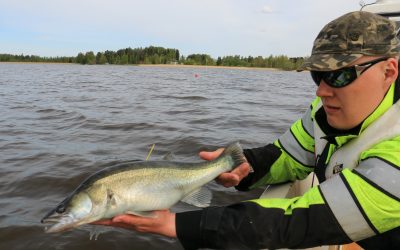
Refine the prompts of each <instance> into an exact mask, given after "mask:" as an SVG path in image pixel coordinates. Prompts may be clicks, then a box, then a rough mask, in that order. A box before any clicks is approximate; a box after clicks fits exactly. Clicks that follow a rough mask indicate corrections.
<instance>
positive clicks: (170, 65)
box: [136, 64, 282, 71]
mask: <svg viewBox="0 0 400 250" xmlns="http://www.w3.org/2000/svg"><path fill="white" fill-rule="evenodd" d="M136 66H139V67H165V68H210V69H245V70H246V69H247V70H248V69H255V70H268V71H280V70H282V69H278V68H263V67H243V66H216V65H184V64H137V65H136Z"/></svg>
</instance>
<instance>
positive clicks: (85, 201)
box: [41, 192, 96, 233]
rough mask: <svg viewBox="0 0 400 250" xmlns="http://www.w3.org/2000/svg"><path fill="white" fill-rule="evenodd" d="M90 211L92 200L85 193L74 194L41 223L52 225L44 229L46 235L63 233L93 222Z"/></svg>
mask: <svg viewBox="0 0 400 250" xmlns="http://www.w3.org/2000/svg"><path fill="white" fill-rule="evenodd" d="M92 209H93V202H92V199H91V198H90V196H89V195H88V194H87V193H86V192H78V193H74V194H72V195H71V196H69V197H67V198H66V199H65V200H63V201H62V202H61V203H60V204H58V205H57V207H56V208H54V209H53V210H51V211H50V212H49V213H48V214H46V216H44V217H43V219H42V220H41V222H42V223H45V224H48V223H50V224H52V225H51V226H49V227H46V228H45V232H46V233H57V232H63V231H66V230H69V229H71V228H74V227H77V226H79V225H82V224H84V223H90V222H92V221H95V220H96V219H94V218H92V216H91V215H92Z"/></svg>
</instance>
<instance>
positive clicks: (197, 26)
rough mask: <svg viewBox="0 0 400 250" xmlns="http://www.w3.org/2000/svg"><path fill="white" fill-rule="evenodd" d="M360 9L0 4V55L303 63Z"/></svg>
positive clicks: (312, 4)
mask: <svg viewBox="0 0 400 250" xmlns="http://www.w3.org/2000/svg"><path fill="white" fill-rule="evenodd" d="M359 2H360V0H328V1H327V0H325V1H322V0H296V1H295V0H130V1H129V0H108V1H106V0H0V10H1V15H0V53H11V54H22V53H23V54H29V55H31V54H33V55H40V56H76V55H77V54H78V53H79V52H86V51H94V52H95V53H96V52H98V51H105V50H118V49H121V48H127V47H131V48H136V47H146V46H150V45H154V46H162V47H166V48H176V49H179V50H180V52H181V54H183V55H188V54H192V53H206V54H210V55H211V56H213V57H217V56H225V55H242V56H248V55H252V56H258V55H261V56H269V55H271V54H272V55H281V54H284V55H288V56H307V55H309V54H310V52H311V47H312V42H313V40H314V38H315V36H316V35H317V34H318V32H319V30H320V29H321V28H322V27H323V26H324V25H325V24H326V23H327V22H329V21H331V20H332V19H334V18H336V17H338V16H340V15H342V14H345V13H347V12H349V11H354V10H359V9H360V5H359ZM365 2H371V1H365Z"/></svg>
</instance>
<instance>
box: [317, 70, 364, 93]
mask: <svg viewBox="0 0 400 250" xmlns="http://www.w3.org/2000/svg"><path fill="white" fill-rule="evenodd" d="M311 77H312V79H313V80H314V82H315V83H316V84H317V86H319V85H320V83H321V80H324V82H325V83H326V84H328V85H329V86H331V87H333V88H341V87H344V86H347V85H348V84H350V83H351V82H353V81H354V80H355V79H356V78H357V72H356V70H355V69H354V68H353V67H351V68H345V69H340V70H335V71H325V72H319V71H311Z"/></svg>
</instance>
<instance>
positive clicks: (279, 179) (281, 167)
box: [236, 101, 316, 191]
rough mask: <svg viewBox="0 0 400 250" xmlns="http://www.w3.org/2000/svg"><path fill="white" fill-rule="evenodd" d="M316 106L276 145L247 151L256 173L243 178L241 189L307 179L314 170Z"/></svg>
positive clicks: (246, 153)
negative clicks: (314, 120)
mask: <svg viewBox="0 0 400 250" xmlns="http://www.w3.org/2000/svg"><path fill="white" fill-rule="evenodd" d="M313 103H316V102H315V101H314V102H313ZM312 107H313V105H311V106H310V108H309V109H308V110H307V111H306V112H305V114H304V115H303V117H302V118H301V119H299V120H297V121H296V122H295V123H294V124H293V125H292V126H291V127H290V129H289V130H288V131H286V133H285V134H283V135H282V136H281V137H280V138H279V139H278V140H276V141H275V142H274V143H273V144H268V145H266V146H264V147H261V148H253V149H245V150H244V151H243V152H244V154H245V156H246V159H247V160H248V162H249V163H250V165H251V166H252V167H253V169H254V172H253V173H250V174H249V175H248V176H247V177H246V178H245V179H243V180H242V181H241V183H240V184H239V185H238V186H237V187H236V188H237V189H238V190H241V191H243V190H248V189H253V188H255V187H258V186H261V185H266V184H277V183H284V182H288V181H294V180H296V179H304V178H305V177H307V175H308V174H309V173H310V172H312V171H313V168H314V164H315V157H314V137H313V134H314V128H313V122H312V110H313V109H312Z"/></svg>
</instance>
